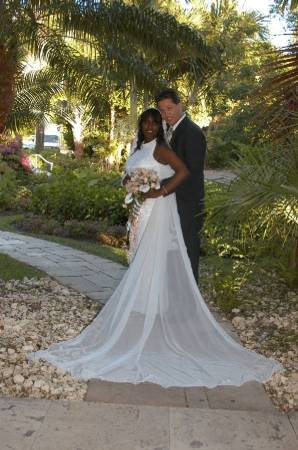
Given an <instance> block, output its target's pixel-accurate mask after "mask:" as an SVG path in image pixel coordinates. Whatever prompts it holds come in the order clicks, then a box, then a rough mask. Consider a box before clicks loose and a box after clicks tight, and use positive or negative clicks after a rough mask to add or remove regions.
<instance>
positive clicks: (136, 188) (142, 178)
mask: <svg viewBox="0 0 298 450" xmlns="http://www.w3.org/2000/svg"><path fill="white" fill-rule="evenodd" d="M159 188H160V180H159V177H158V174H157V173H156V172H155V170H150V169H142V168H139V169H135V170H133V171H132V172H131V174H130V179H129V180H128V181H127V183H126V184H125V189H126V192H127V194H126V196H125V200H124V201H125V204H126V205H129V204H133V203H137V204H140V203H142V202H143V201H144V200H145V196H144V194H145V193H146V192H149V191H150V189H159Z"/></svg>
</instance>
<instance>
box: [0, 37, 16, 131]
mask: <svg viewBox="0 0 298 450" xmlns="http://www.w3.org/2000/svg"><path fill="white" fill-rule="evenodd" d="M15 76H16V63H15V58H14V57H13V54H11V53H9V52H8V51H7V50H6V49H5V48H4V47H3V45H0V133H3V132H4V129H5V125H6V121H7V117H8V114H9V113H10V110H11V108H12V104H13V100H14V83H15Z"/></svg>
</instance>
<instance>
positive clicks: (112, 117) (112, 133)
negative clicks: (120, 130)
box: [109, 104, 115, 144]
mask: <svg viewBox="0 0 298 450" xmlns="http://www.w3.org/2000/svg"><path fill="white" fill-rule="evenodd" d="M109 138H110V144H111V143H112V142H113V140H114V138H115V108H114V105H112V104H111V109H110V136H109Z"/></svg>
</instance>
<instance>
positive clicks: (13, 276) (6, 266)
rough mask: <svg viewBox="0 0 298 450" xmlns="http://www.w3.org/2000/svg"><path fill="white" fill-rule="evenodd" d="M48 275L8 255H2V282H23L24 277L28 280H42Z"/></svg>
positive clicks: (0, 273) (0, 274) (0, 275)
mask: <svg viewBox="0 0 298 450" xmlns="http://www.w3.org/2000/svg"><path fill="white" fill-rule="evenodd" d="M45 276H46V274H45V273H44V272H42V271H41V270H38V269H35V268H34V267H31V266H29V265H28V264H25V263H22V262H20V261H17V260H15V259H14V258H11V257H10V256H8V255H4V254H3V253H0V278H1V280H4V281H8V280H22V279H23V278H24V277H28V278H33V277H34V278H42V277H45Z"/></svg>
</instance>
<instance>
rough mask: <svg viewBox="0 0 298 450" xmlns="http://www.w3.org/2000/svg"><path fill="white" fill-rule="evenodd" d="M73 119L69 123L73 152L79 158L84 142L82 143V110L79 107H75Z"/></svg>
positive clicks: (82, 151) (81, 154)
mask: <svg viewBox="0 0 298 450" xmlns="http://www.w3.org/2000/svg"><path fill="white" fill-rule="evenodd" d="M74 116H75V119H74V120H73V122H72V123H71V126H72V132H73V139H74V153H75V157H76V158H78V159H80V158H82V157H83V153H84V144H83V117H82V116H83V112H82V111H81V109H80V108H75V111H74Z"/></svg>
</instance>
